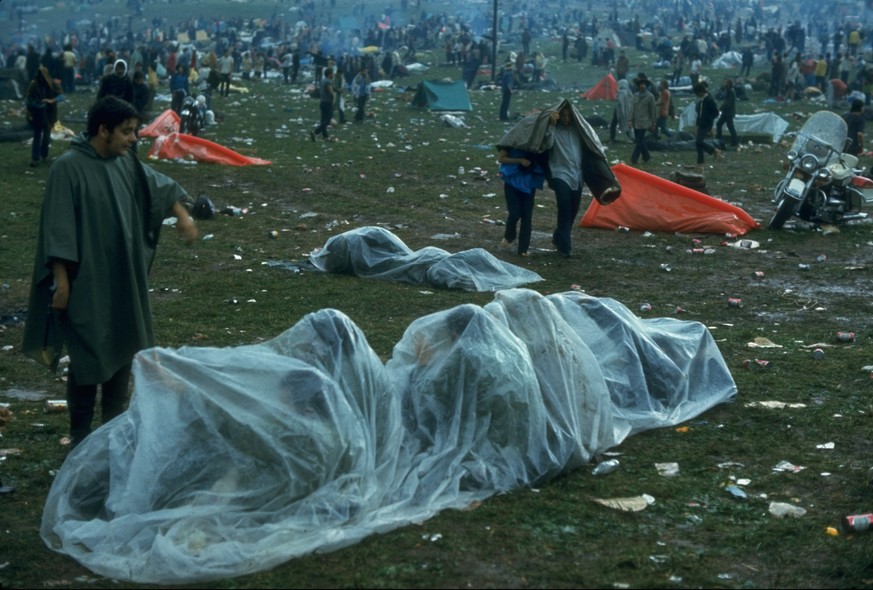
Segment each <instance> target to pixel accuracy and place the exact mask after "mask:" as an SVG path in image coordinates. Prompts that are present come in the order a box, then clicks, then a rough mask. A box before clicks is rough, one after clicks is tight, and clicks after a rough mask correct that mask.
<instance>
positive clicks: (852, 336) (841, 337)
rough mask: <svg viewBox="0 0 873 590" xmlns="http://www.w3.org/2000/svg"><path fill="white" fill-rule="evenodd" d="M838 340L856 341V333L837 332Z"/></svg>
mask: <svg viewBox="0 0 873 590" xmlns="http://www.w3.org/2000/svg"><path fill="white" fill-rule="evenodd" d="M837 340H839V341H840V342H854V341H855V333H854V332H837Z"/></svg>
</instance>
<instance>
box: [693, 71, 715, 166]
mask: <svg viewBox="0 0 873 590" xmlns="http://www.w3.org/2000/svg"><path fill="white" fill-rule="evenodd" d="M694 94H695V96H697V105H696V109H697V119H696V122H695V124H696V125H697V135H696V136H695V140H694V145H695V147H697V167H698V168H700V169H703V153H704V152H706V153H707V154H709V155H711V156H715V157H716V158H718V157H720V156H721V150H719V149H718V148H716V147H715V146H713V145H712V144H710V143H708V142H707V141H706V140H707V139H708V138H709V137H710V136H711V135H712V126H713V124H714V123H715V120H716V119H717V118H718V114H719V113H718V105H717V104H716V103H715V99H714V98H713V97H712V95H711V94H710V93H709V90H708V89H707V88H706V83H705V82H698V83H697V84H695V85H694Z"/></svg>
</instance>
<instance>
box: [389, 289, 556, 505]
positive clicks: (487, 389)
mask: <svg viewBox="0 0 873 590" xmlns="http://www.w3.org/2000/svg"><path fill="white" fill-rule="evenodd" d="M387 369H388V372H389V374H390V375H391V376H392V379H393V380H394V382H395V383H396V384H397V387H398V389H400V391H401V392H403V393H402V395H403V417H404V423H405V426H406V429H407V430H408V432H409V433H410V438H411V441H412V443H411V444H412V445H413V446H414V448H415V449H416V451H417V453H418V457H417V459H416V460H414V461H413V464H414V465H415V467H414V470H415V473H416V477H417V478H418V479H419V481H420V482H421V485H420V489H419V493H418V497H421V496H422V495H424V496H426V495H427V494H443V493H446V492H449V493H457V492H465V491H472V490H482V489H492V490H509V489H513V488H516V487H519V486H521V485H525V484H529V483H531V482H533V481H535V480H537V479H538V478H539V477H540V476H542V475H543V474H544V473H547V472H551V471H552V470H553V469H554V465H553V464H552V461H553V460H554V457H551V456H549V455H548V454H547V453H546V452H545V451H546V446H547V444H548V440H547V430H546V423H545V421H546V411H545V406H544V404H543V400H542V398H541V397H540V394H539V387H538V386H537V381H536V372H535V370H534V368H533V366H532V365H531V360H530V357H529V356H528V355H527V352H526V350H525V347H524V344H523V343H521V342H520V341H519V340H518V339H516V338H515V337H513V336H512V334H510V333H509V332H508V331H507V330H506V329H505V327H503V326H502V325H500V324H499V323H498V322H496V321H495V320H494V318H492V317H491V316H490V315H489V314H487V313H486V312H485V311H484V310H483V309H482V308H481V307H478V306H475V305H472V304H465V305H461V306H458V307H455V308H452V309H450V310H447V311H442V312H437V313H434V314H431V315H428V316H425V317H422V318H419V319H417V320H415V321H414V322H413V323H412V324H410V326H409V327H408V328H407V330H406V332H405V333H404V335H403V338H401V340H400V341H399V342H398V343H397V344H396V346H395V347H394V351H393V354H392V357H391V359H390V360H389V362H388V364H387Z"/></svg>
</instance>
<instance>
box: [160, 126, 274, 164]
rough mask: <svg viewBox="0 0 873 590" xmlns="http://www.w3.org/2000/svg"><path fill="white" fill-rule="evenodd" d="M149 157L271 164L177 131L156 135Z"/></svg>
mask: <svg viewBox="0 0 873 590" xmlns="http://www.w3.org/2000/svg"><path fill="white" fill-rule="evenodd" d="M149 157H150V158H164V159H168V160H174V159H176V158H179V159H183V160H190V159H194V160H196V161H198V162H210V163H213V164H227V165H230V166H262V165H267V164H272V162H269V161H267V160H261V159H260V158H251V157H248V156H243V155H242V154H239V153H237V152H235V151H233V150H231V149H228V148H226V147H224V146H222V145H218V144H217V143H215V142H212V141H209V140H208V139H203V138H202V137H196V136H194V135H187V134H185V133H177V132H174V133H171V134H169V135H161V136H159V137H156V138H155V143H154V145H152V149H151V151H150V152H149Z"/></svg>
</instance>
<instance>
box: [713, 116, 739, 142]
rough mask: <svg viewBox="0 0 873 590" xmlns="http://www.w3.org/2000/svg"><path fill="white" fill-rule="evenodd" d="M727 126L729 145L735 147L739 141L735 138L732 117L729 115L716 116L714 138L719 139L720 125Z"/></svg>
mask: <svg viewBox="0 0 873 590" xmlns="http://www.w3.org/2000/svg"><path fill="white" fill-rule="evenodd" d="M725 126H727V129H728V131H729V132H730V134H731V145H732V146H733V147H737V145H738V144H739V143H740V142H739V139H737V130H736V128H735V127H734V118H733V117H730V116H726V115H724V114H722V115H720V116H719V118H718V122H717V123H716V124H715V138H716V139H717V140H719V141H721V140H722V139H721V129H722V127H725Z"/></svg>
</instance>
